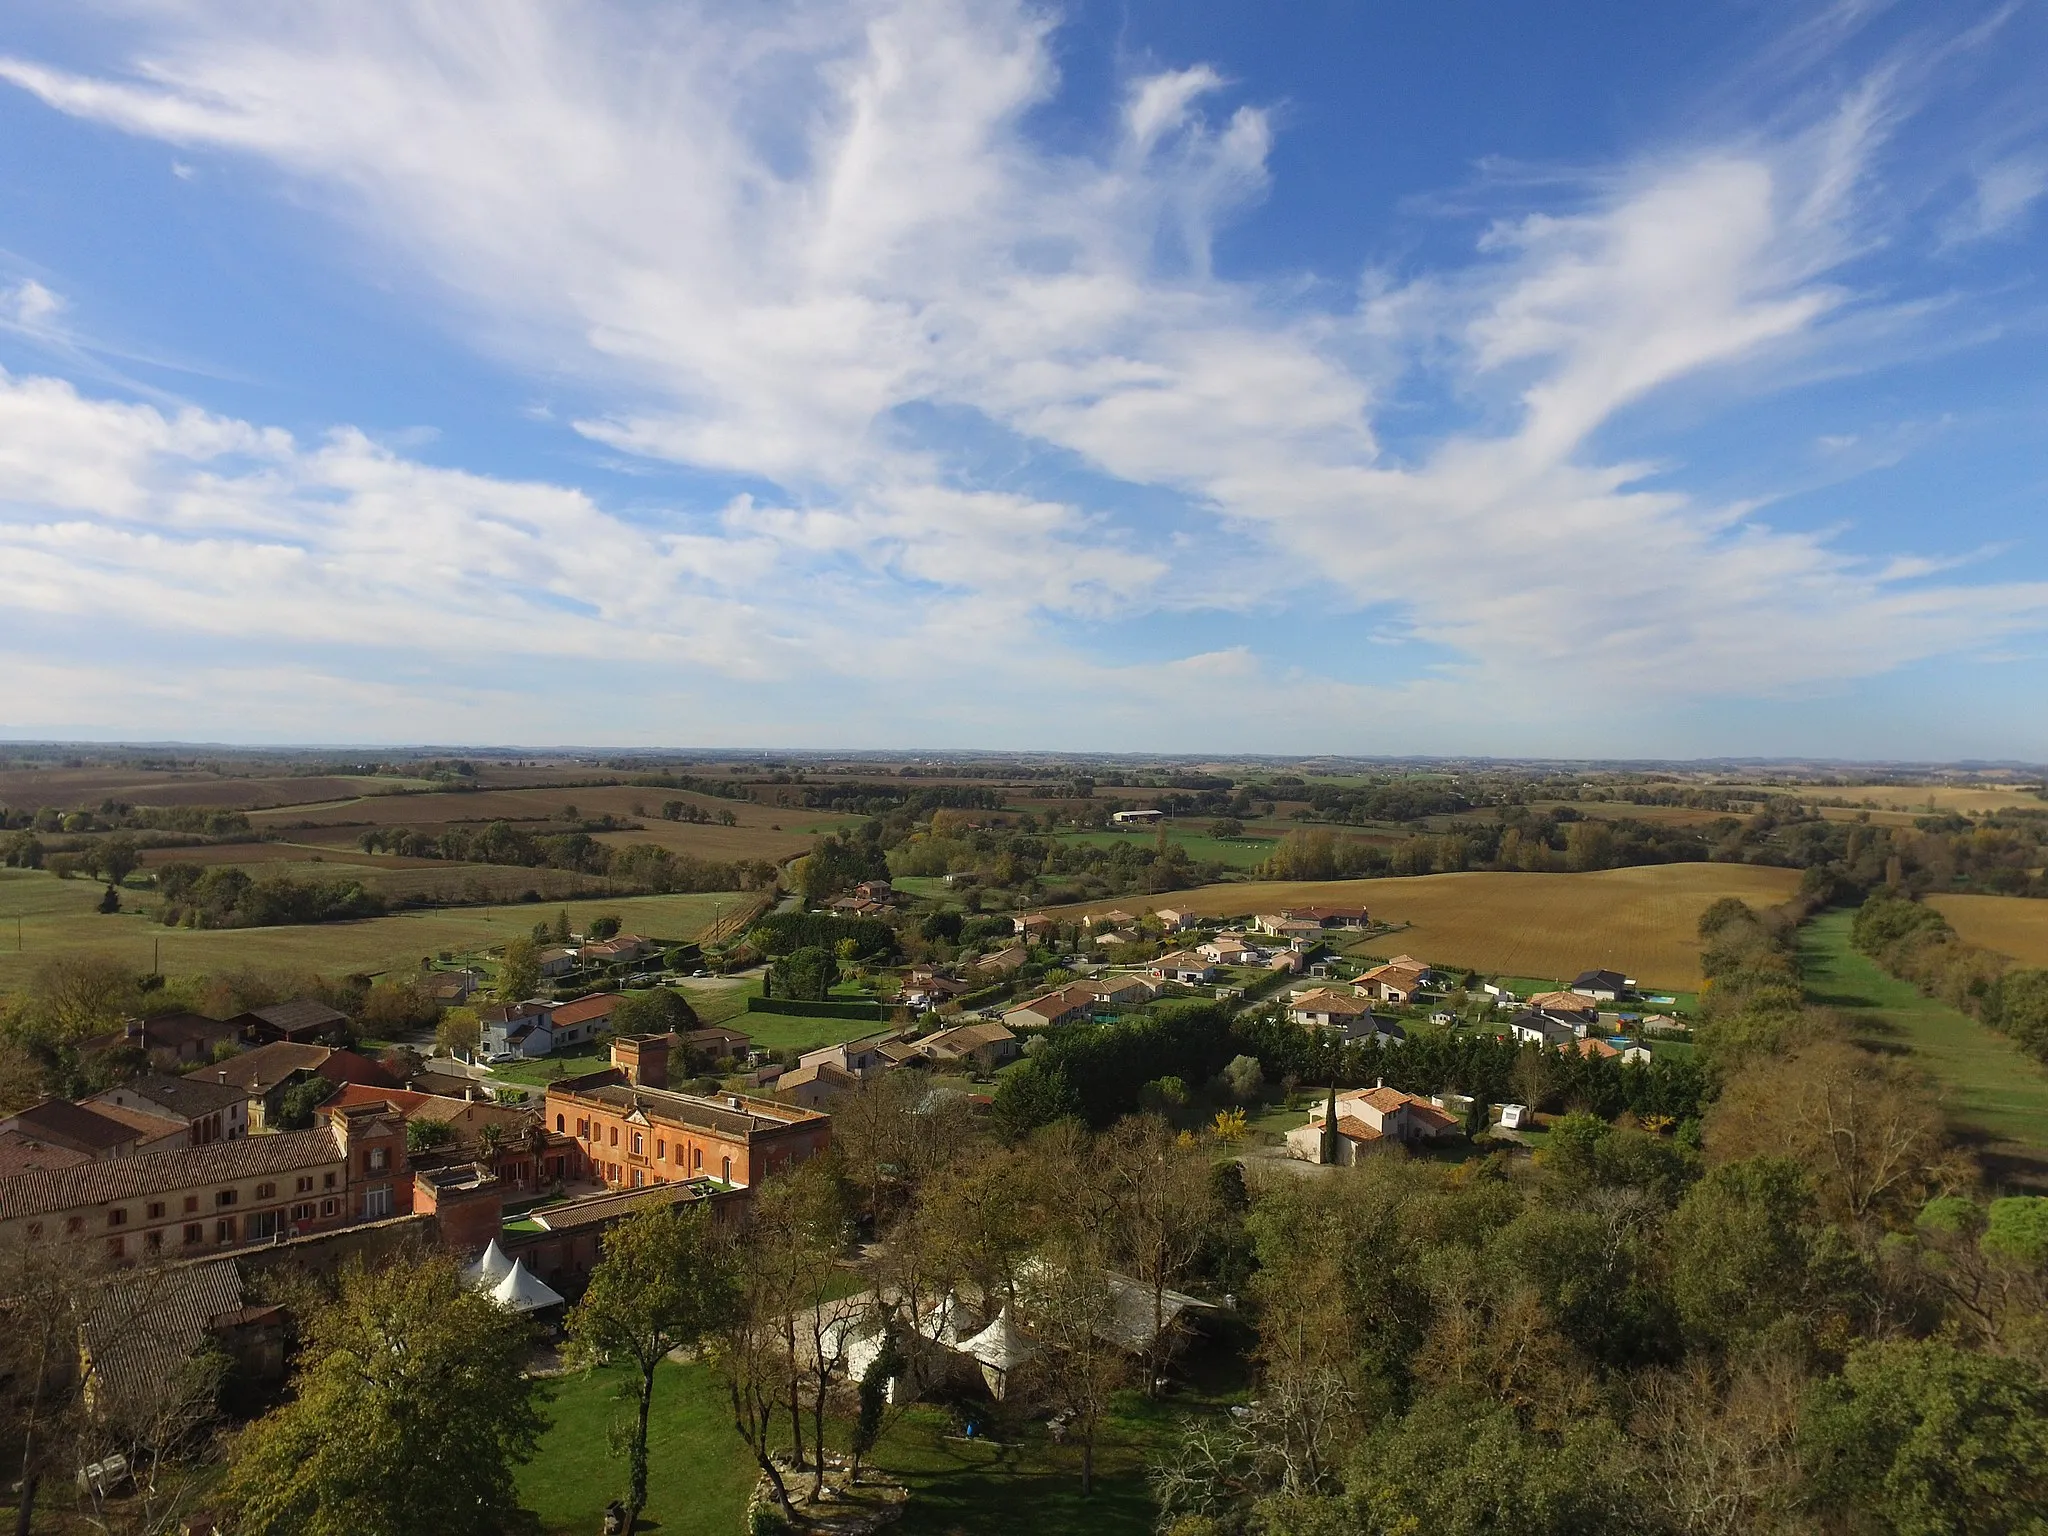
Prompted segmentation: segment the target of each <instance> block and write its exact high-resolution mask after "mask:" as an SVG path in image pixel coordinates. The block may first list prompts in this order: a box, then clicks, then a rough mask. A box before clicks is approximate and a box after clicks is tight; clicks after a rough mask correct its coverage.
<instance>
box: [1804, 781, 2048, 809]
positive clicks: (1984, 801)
mask: <svg viewBox="0 0 2048 1536" xmlns="http://www.w3.org/2000/svg"><path fill="white" fill-rule="evenodd" d="M1774 793H1777V794H1781V795H1782V794H1790V795H1796V796H1798V797H1799V798H1800V799H1802V800H1847V801H1848V802H1849V803H1850V804H1851V805H1852V806H1863V805H1870V806H1875V807H1878V808H1881V809H1884V810H1892V811H1904V812H1907V813H1909V814H1917V815H1921V816H1925V815H1926V814H1927V813H1928V811H1929V810H1930V809H1932V810H1936V811H1960V812H1961V813H1962V814H1964V815H1965V816H1978V815H1982V814H1983V813H1985V812H1986V811H2003V810H2012V809H2019V810H2032V811H2038V810H2040V809H2042V808H2043V806H2044V805H2048V801H2043V800H2042V798H2041V797H2040V796H2039V795H2036V794H2032V793H2030V792H2029V791H2028V790H2027V789H2025V788H2022V787H2018V786H2006V785H1997V784H1851V785H1848V786H1847V787H1843V786H1841V785H1835V786H1823V785H1818V784H1816V785H1813V786H1811V787H1810V788H1802V789H1780V790H1776V791H1774Z"/></svg>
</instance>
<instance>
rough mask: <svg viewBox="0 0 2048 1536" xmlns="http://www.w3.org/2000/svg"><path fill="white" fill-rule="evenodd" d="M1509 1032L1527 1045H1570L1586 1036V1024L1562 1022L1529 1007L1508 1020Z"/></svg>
mask: <svg viewBox="0 0 2048 1536" xmlns="http://www.w3.org/2000/svg"><path fill="white" fill-rule="evenodd" d="M1508 1033H1510V1034H1511V1035H1513V1036H1514V1037H1515V1038H1516V1039H1517V1040H1519V1041H1521V1042H1523V1043H1524V1044H1525V1045H1545V1046H1561V1047H1570V1046H1573V1045H1576V1044H1577V1043H1578V1041H1579V1040H1580V1038H1581V1037H1582V1036H1584V1034H1585V1033H1586V1026H1585V1025H1583V1024H1580V1025H1578V1026H1577V1027H1576V1028H1575V1027H1573V1026H1572V1025H1570V1024H1561V1023H1559V1022H1558V1021H1557V1020H1556V1019H1553V1018H1551V1017H1550V1015H1548V1014H1546V1013H1538V1012H1537V1011H1536V1010H1535V1009H1533V1008H1528V1009H1524V1010H1523V1011H1522V1012H1520V1013H1518V1014H1516V1015H1515V1016H1514V1017H1513V1018H1511V1019H1509V1020H1508Z"/></svg>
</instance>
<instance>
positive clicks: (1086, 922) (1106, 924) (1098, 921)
mask: <svg viewBox="0 0 2048 1536" xmlns="http://www.w3.org/2000/svg"><path fill="white" fill-rule="evenodd" d="M1081 922H1082V925H1083V926H1084V927H1086V928H1087V929H1088V931H1089V932H1091V933H1093V932H1094V931H1095V930H1096V929H1098V928H1135V927H1137V926H1138V920H1137V919H1136V918H1135V917H1133V916H1131V914H1130V913H1128V912H1097V913H1095V914H1094V915H1093V916H1092V917H1084V918H1082V919H1081Z"/></svg>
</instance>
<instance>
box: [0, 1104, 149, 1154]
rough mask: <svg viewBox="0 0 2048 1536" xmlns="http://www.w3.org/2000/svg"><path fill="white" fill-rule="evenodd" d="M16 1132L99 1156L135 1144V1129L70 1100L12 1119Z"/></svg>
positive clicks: (31, 1109)
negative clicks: (24, 1132)
mask: <svg viewBox="0 0 2048 1536" xmlns="http://www.w3.org/2000/svg"><path fill="white" fill-rule="evenodd" d="M12 1118H13V1120H14V1122H15V1125H16V1127H17V1128H18V1129H20V1130H23V1131H26V1132H28V1133H29V1134H30V1135H31V1136H36V1137H39V1138H42V1139H45V1140H49V1141H54V1142H57V1143H58V1144H59V1145H64V1146H77V1147H78V1148H80V1149H81V1150H83V1151H86V1152H92V1153H100V1152H105V1151H108V1150H110V1149H111V1148H114V1147H118V1146H120V1145H122V1144H123V1143H124V1142H130V1141H133V1140H135V1127H134V1126H132V1125H129V1124H127V1123H125V1122H124V1121H121V1120H117V1119H115V1118H114V1117H113V1116H111V1115H103V1114H101V1113H99V1111H98V1110H97V1109H88V1108H87V1107H86V1106H85V1105H83V1104H73V1103H72V1102H71V1101H70V1100H69V1099H45V1100H43V1101H42V1103H40V1104H31V1105H29V1107H28V1108H27V1109H24V1110H23V1111H21V1113H20V1114H18V1115H15V1116H13V1117H12Z"/></svg>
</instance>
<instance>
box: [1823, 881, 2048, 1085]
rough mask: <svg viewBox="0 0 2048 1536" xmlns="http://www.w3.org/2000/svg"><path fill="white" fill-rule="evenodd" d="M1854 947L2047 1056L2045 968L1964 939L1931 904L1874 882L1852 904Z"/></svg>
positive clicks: (2032, 1051)
mask: <svg viewBox="0 0 2048 1536" xmlns="http://www.w3.org/2000/svg"><path fill="white" fill-rule="evenodd" d="M1852 937H1853V940H1854V942H1855V945H1856V947H1857V948H1858V949H1860V950H1862V951H1863V952H1864V953H1865V954H1867V955H1869V956H1870V957H1871V958H1872V959H1874V960H1876V961H1877V962H1878V964H1880V965H1882V966H1883V967H1884V968H1885V969H1886V970H1888V971H1890V972H1891V973H1892V974H1893V975H1894V976H1898V977H1900V978H1902V979H1904V980H1906V981H1910V982H1912V983H1913V984H1914V985H1915V986H1917V987H1919V988H1920V989H1921V990H1922V991H1923V992H1926V993H1928V994H1929V995H1931V996H1934V997H1938V998H1941V999H1942V1000H1943V1001H1944V1002H1946V1003H1948V1004H1949V1005H1950V1006H1951V1007H1954V1008H1959V1009H1961V1010H1962V1011H1963V1012H1965V1013H1968V1014H1971V1015H1973V1016H1974V1017H1976V1018H1979V1019H1982V1020H1983V1021H1984V1022H1985V1023H1986V1024H1989V1025H1990V1026H1991V1027H1992V1028H1993V1029H1997V1030H2002V1031H2004V1032H2005V1033H2006V1034H2008V1035H2010V1036H2011V1037H2012V1038H2013V1040H2014V1042H2015V1043H2017V1044H2018V1045H2019V1046H2020V1048H2021V1049H2023V1050H2025V1051H2026V1052H2028V1053H2029V1054H2030V1055H2032V1056H2034V1057H2036V1058H2038V1059H2039V1060H2042V1061H2048V970H2042V969H2040V968H2039V967H2035V966H2020V967H2015V966H2014V965H2013V964H2012V962H2011V961H2009V960H2008V959H2006V957H2005V956H2003V955H2000V954H1996V953H1994V952H1993V951H1991V950H1988V949H1985V948H1983V947H1982V946H1980V945H1976V944H1971V943H1969V942H1967V941H1966V940H1964V939H1963V938H1962V937H1961V936H1959V935H1958V934H1957V933H1956V931H1955V929H1953V928H1951V927H1950V926H1949V922H1948V919H1947V918H1945V917H1943V916H1942V915H1941V913H1939V912H1938V911H1936V910H1935V909H1934V908H1933V907H1930V906H1927V905H1926V904H1924V903H1922V902H1919V901H1915V900H1913V899H1912V898H1911V897H1910V896H1908V895H1907V894H1906V893H1905V892H1903V891H1899V890H1896V889H1894V888H1890V887H1884V888H1880V890H1879V891H1877V892H1876V893H1874V894H1873V895H1872V896H1871V897H1870V899H1869V900H1867V901H1865V902H1864V903H1863V905H1862V906H1861V907H1860V908H1859V909H1858V910H1857V913H1856V924H1855V927H1854V929H1853V930H1852Z"/></svg>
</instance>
